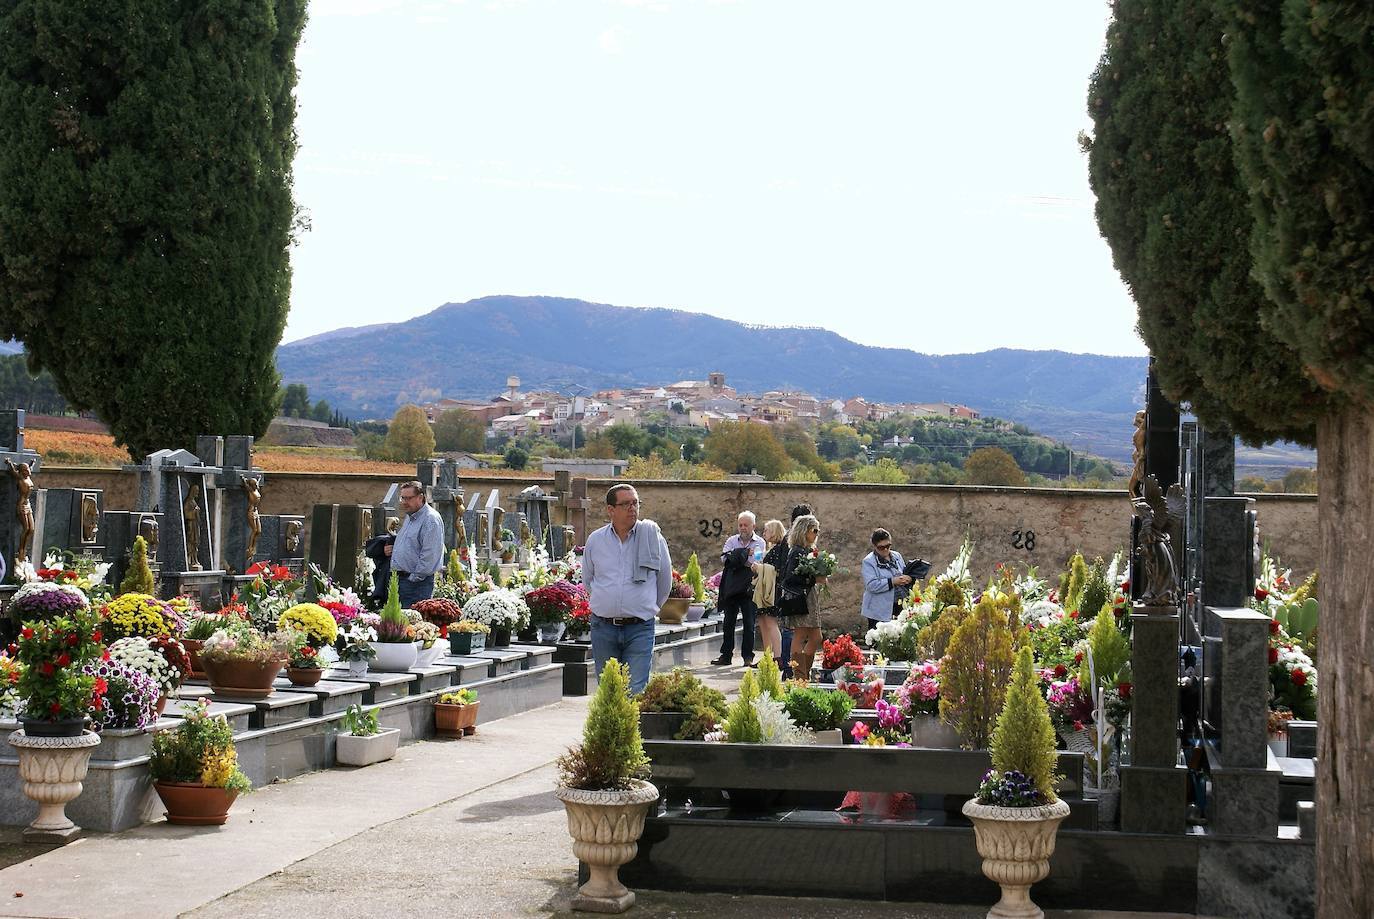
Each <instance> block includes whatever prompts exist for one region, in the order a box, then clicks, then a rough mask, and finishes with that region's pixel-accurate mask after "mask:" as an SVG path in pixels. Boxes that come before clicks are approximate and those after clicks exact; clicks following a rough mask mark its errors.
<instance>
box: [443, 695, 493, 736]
mask: <svg viewBox="0 0 1374 919" xmlns="http://www.w3.org/2000/svg"><path fill="white" fill-rule="evenodd" d="M481 704H482V703H481V702H480V701H478V702H470V703H468V704H467V705H448V704H446V703H443V702H435V703H434V731H435V733H436V734H438V735H439V736H440V737H463V736H465V735H468V734H476V733H477V706H479V705H481Z"/></svg>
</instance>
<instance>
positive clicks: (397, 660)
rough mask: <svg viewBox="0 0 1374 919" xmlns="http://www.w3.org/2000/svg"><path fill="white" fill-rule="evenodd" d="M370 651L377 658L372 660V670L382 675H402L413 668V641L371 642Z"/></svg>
mask: <svg viewBox="0 0 1374 919" xmlns="http://www.w3.org/2000/svg"><path fill="white" fill-rule="evenodd" d="M368 644H370V645H372V650H373V651H376V652H377V656H376V657H374V658H373V659H372V669H373V670H380V671H382V672H383V673H404V672H406V671H407V670H410V669H412V668H413V667H414V666H415V642H413V641H373V642H368Z"/></svg>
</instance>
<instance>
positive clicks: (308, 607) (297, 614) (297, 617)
mask: <svg viewBox="0 0 1374 919" xmlns="http://www.w3.org/2000/svg"><path fill="white" fill-rule="evenodd" d="M277 628H279V629H295V630H296V631H297V632H304V633H305V640H306V641H308V642H310V644H311V645H312V646H314V647H316V648H322V647H324V646H325V645H327V644H331V643H332V642H333V641H334V639H335V638H337V637H338V634H339V627H338V625H337V624H336V623H335V622H334V614H333V613H331V612H330V611H329V610H327V609H325V608H324V607H323V606H320V605H319V604H318V603H297V604H296V605H295V606H293V607H291V608H290V609H288V610H287V611H286V612H284V613H282V614H281V618H280V619H278V620H277Z"/></svg>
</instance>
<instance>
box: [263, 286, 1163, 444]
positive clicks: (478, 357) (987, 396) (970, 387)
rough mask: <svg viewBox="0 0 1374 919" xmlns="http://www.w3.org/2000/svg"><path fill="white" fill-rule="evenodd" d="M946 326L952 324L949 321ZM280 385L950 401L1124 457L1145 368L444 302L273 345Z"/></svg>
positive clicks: (349, 396) (314, 393)
mask: <svg viewBox="0 0 1374 919" xmlns="http://www.w3.org/2000/svg"><path fill="white" fill-rule="evenodd" d="M952 321H957V320H952ZM277 367H278V369H279V370H280V371H281V374H282V378H283V380H284V381H285V382H303V383H306V384H307V385H308V386H309V387H310V397H311V398H312V399H327V400H328V401H329V404H330V405H331V406H334V407H336V408H339V409H341V410H342V411H343V412H344V413H345V414H348V415H352V416H354V417H364V418H366V417H390V415H391V414H392V413H393V412H394V411H395V409H396V407H397V406H398V405H400V404H403V403H405V402H409V401H431V400H434V399H437V398H439V397H441V396H445V397H452V398H464V397H468V398H489V397H491V396H492V395H494V394H496V393H498V392H501V391H502V390H504V389H505V381H506V377H507V376H510V375H512V374H514V375H516V376H518V377H519V378H520V385H521V388H522V389H526V390H534V389H555V390H560V391H565V392H567V391H570V389H571V387H572V386H579V387H585V388H586V389H587V390H597V389H607V388H612V387H620V386H635V385H646V384H653V383H656V384H668V383H672V382H675V381H677V380H682V379H705V377H706V374H707V373H708V372H710V371H713V370H719V371H722V372H723V373H725V375H726V382H727V383H729V384H730V385H731V386H734V387H735V388H736V389H737V390H739V391H740V392H752V393H761V392H764V391H767V390H770V389H799V390H806V391H808V392H811V393H813V394H815V395H817V396H826V397H841V398H849V397H852V396H857V395H861V396H863V397H865V398H866V399H869V400H874V401H920V402H960V403H963V404H965V405H969V406H971V407H973V408H975V409H977V410H979V411H981V412H983V413H984V414H988V415H996V416H998V417H1000V418H1006V419H1009V420H1012V421H1021V422H1023V423H1025V424H1027V425H1029V426H1030V427H1032V428H1033V429H1035V430H1036V431H1038V432H1040V433H1044V434H1048V435H1050V436H1052V437H1056V438H1060V439H1063V440H1065V441H1068V442H1071V443H1073V444H1074V446H1075V447H1076V448H1077V449H1082V450H1084V451H1085V452H1094V453H1098V454H1100V455H1104V456H1109V457H1113V458H1117V459H1121V458H1125V457H1126V456H1128V455H1129V451H1130V433H1131V416H1132V414H1133V413H1134V412H1135V411H1136V409H1137V408H1139V407H1141V406H1143V405H1144V384H1145V367H1146V359H1145V358H1143V357H1107V356H1102V355H1095V354H1068V353H1065V352H1063V351H1019V350H1012V349H1007V348H999V349H997V350H994V351H984V352H981V353H978V354H952V355H930V354H919V353H917V352H915V351H908V350H904V349H900V348H877V347H871V346H867V345H860V344H857V343H855V342H852V341H849V340H848V339H845V338H841V337H840V336H839V335H836V334H835V333H833V332H827V331H825V330H824V329H816V328H764V327H760V326H751V325H744V324H742V323H739V322H733V321H731V320H728V319H718V318H716V317H714V316H706V315H702V314H700V313H687V312H682V311H678V310H667V309H639V308H631V307H620V306H609V305H606V304H601V303H588V302H586V301H583V300H571V299H563V298H558V297H511V296H495V297H482V298H480V299H477V300H470V301H468V302H467V303H449V304H446V305H444V306H441V307H439V308H438V309H436V310H434V311H433V312H431V313H428V314H426V315H424V316H418V317H416V318H414V319H409V320H407V321H405V322H398V323H391V324H383V325H372V326H366V327H363V328H354V329H336V330H334V331H332V332H326V333H324V334H322V335H316V336H314V337H312V338H308V339H303V340H301V341H297V342H292V343H290V344H286V345H282V346H281V347H279V348H278V349H277Z"/></svg>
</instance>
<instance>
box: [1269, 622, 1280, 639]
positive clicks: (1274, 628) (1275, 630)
mask: <svg viewBox="0 0 1374 919" xmlns="http://www.w3.org/2000/svg"><path fill="white" fill-rule="evenodd" d="M1269 634H1270V635H1277V634H1279V621H1278V620H1277V619H1270V620H1269Z"/></svg>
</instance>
